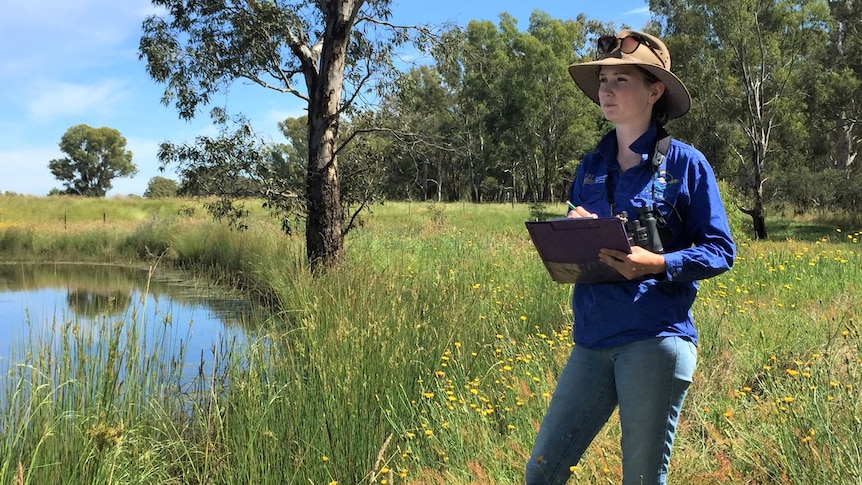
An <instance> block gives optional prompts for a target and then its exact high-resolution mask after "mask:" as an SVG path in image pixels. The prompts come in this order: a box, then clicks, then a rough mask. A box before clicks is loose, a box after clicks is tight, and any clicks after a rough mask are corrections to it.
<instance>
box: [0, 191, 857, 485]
mask: <svg viewBox="0 0 862 485" xmlns="http://www.w3.org/2000/svg"><path fill="white" fill-rule="evenodd" d="M249 208H252V206H251V205H249ZM534 210H535V208H534ZM547 210H549V211H552V212H555V211H556V212H559V213H562V212H563V211H564V207H563V206H562V205H560V206H559V207H548V208H547ZM530 213H531V209H530V207H528V206H525V205H514V206H513V205H490V204H489V205H473V204H462V203H457V204H427V203H413V204H407V203H387V204H385V205H383V206H375V207H374V208H373V212H372V213H369V214H366V216H365V218H364V224H363V225H362V226H361V227H359V228H358V229H357V230H356V231H355V232H354V233H351V235H350V236H349V237H348V239H347V243H346V249H347V251H346V252H347V263H346V264H345V266H344V267H343V268H338V269H335V270H332V271H329V272H327V273H326V274H323V275H321V276H319V277H317V278H312V277H311V276H310V274H309V273H308V271H307V269H306V267H305V265H304V262H303V255H304V248H303V240H302V239H301V238H300V237H288V236H285V235H283V234H281V233H280V232H279V231H278V228H277V225H276V224H275V223H273V222H272V221H270V220H268V219H266V216H265V214H264V213H263V212H262V211H260V212H259V211H252V221H251V223H250V225H249V230H247V231H245V232H242V233H238V232H233V231H230V230H228V229H226V228H225V227H223V226H222V225H219V224H217V223H214V222H212V221H211V220H210V219H209V217H208V216H207V215H206V214H205V213H204V211H203V209H201V207H200V205H199V204H196V203H193V202H188V201H180V200H169V201H149V200H87V199H69V198H65V197H58V198H26V197H8V196H7V197H0V259H2V260H37V261H54V260H78V261H113V262H123V263H129V264H147V265H150V266H151V267H153V268H154V271H159V268H160V267H161V266H162V265H165V266H167V265H179V266H182V267H185V268H188V269H193V270H196V271H199V272H206V274H209V275H210V276H211V277H213V278H215V279H217V280H219V281H222V282H224V283H226V284H231V285H236V286H240V287H242V288H245V289H247V290H248V291H252V292H254V293H255V294H259V295H265V296H266V297H267V301H269V302H271V303H272V305H273V308H274V316H272V317H270V318H268V319H267V320H266V321H265V322H262V324H261V326H260V337H259V338H257V339H253V340H252V342H251V343H250V344H249V345H247V346H245V347H243V348H232V347H231V346H230V345H229V344H228V343H224V344H223V345H220V346H219V348H218V349H216V354H217V356H218V359H217V361H218V362H219V365H217V366H216V370H215V371H213V372H212V373H211V374H208V375H199V376H198V378H197V379H196V380H194V382H192V383H181V382H180V380H179V378H178V372H179V371H178V369H177V368H176V366H172V365H171V364H170V359H164V358H163V357H164V356H160V355H141V352H140V351H139V350H137V348H135V347H134V346H130V347H125V348H124V347H122V346H121V345H120V343H119V341H118V340H117V339H116V338H112V336H113V335H115V334H116V329H111V328H95V329H92V330H89V331H86V332H85V331H81V330H80V329H77V328H76V325H75V322H63V323H62V328H61V329H58V330H57V331H56V333H55V334H52V335H42V336H38V337H37V338H36V339H34V341H33V342H31V343H29V347H27V349H28V351H27V352H22V354H23V355H20V356H19V359H17V360H16V362H12V363H9V365H8V366H7V368H4V369H3V372H4V374H3V375H4V379H5V382H4V385H5V387H4V389H5V390H6V392H5V395H0V458H1V459H2V460H0V463H2V464H0V483H12V484H24V483H27V484H44V483H75V484H79V483H81V484H105V483H147V484H151V483H177V484H203V483H207V484H247V483H255V484H270V483H271V484H276V483H277V484H285V483H286V484H330V485H332V484H340V485H353V484H375V483H376V484H395V483H411V484H423V485H424V484H454V485H467V484H501V485H502V484H507V485H508V484H516V483H520V481H521V474H522V471H523V465H524V462H525V460H526V459H527V457H528V454H529V450H530V447H531V445H532V440H533V437H534V435H535V432H536V429H537V427H538V424H539V422H540V420H541V418H542V415H543V413H544V410H545V407H546V405H547V402H548V399H549V397H550V393H551V392H552V391H553V388H554V384H555V379H556V375H557V373H558V372H559V370H560V367H561V365H562V363H563V362H564V360H565V358H566V356H567V353H568V351H569V349H570V347H571V345H572V344H571V335H570V330H569V325H570V319H571V310H570V308H569V292H570V287H568V286H566V285H558V284H555V283H553V282H552V281H551V280H550V277H549V276H548V275H547V274H546V273H545V270H544V267H543V266H542V264H541V262H540V260H539V258H538V256H537V255H536V254H535V252H534V251H533V249H532V245H531V243H530V241H529V239H528V236H527V234H526V231H525V229H524V225H523V222H524V221H525V220H526V219H527V218H529V217H530ZM776 225H777V224H776ZM779 227H783V228H787V231H790V230H793V231H794V232H792V233H790V232H785V233H782V232H781V231H773V232H772V233H771V235H772V237H773V238H774V239H773V240H771V241H768V242H752V241H748V240H746V238H745V237H744V234H742V232H743V231H744V229H742V228H740V227H735V230H736V231H738V232H739V233H740V234H738V235H739V248H738V250H739V251H738V252H739V257H738V260H737V264H736V266H735V268H734V269H733V270H732V271H731V272H728V273H726V274H724V275H721V276H720V277H717V278H715V279H712V280H708V281H705V282H703V283H702V285H701V291H700V294H699V298H698V301H697V303H696V305H695V307H694V309H693V311H694V314H695V318H696V321H697V323H698V327H699V330H700V332H701V346H700V349H699V351H700V361H699V366H698V371H697V373H696V375H695V383H694V385H693V386H692V388H691V391H690V394H689V398H688V400H687V401H686V406H685V409H684V415H683V418H682V420H681V423H680V429H679V431H678V433H677V436H678V438H677V442H676V445H675V448H674V458H673V461H672V463H671V473H670V480H669V481H670V483H674V484H687V485H699V484H740V485H741V484H746V485H750V484H858V483H860V482H862V453H860V450H859V438H858V437H859V436H860V432H862V401H860V399H859V388H860V386H862V338H860V334H859V333H860V326H859V322H860V315H862V304H860V303H859V302H860V301H862V294H860V293H862V288H860V286H862V255H860V246H859V241H858V238H859V235H860V232H859V230H858V229H859V228H858V227H856V228H854V227H836V226H834V225H833V226H829V227H826V226H823V225H818V224H817V223H816V222H813V223H810V224H806V225H804V228H803V227H802V226H800V225H799V224H796V225H792V224H786V225H783V226H779ZM812 227H817V228H819V229H817V230H813V229H811V228H812ZM133 320H134V319H133ZM127 326H128V327H129V328H132V329H134V328H136V326H137V322H135V321H129V322H127ZM140 337H141V338H147V339H153V338H159V336H152V335H150V336H146V335H142V336H140ZM58 340H59V341H60V343H61V344H62V345H61V346H60V348H61V349H63V350H62V351H61V352H57V351H54V350H51V349H53V348H56V344H57V341H58ZM618 440H619V428H618V426H616V422H615V419H612V422H611V423H610V424H609V426H607V427H606V428H605V429H604V431H603V432H602V433H601V434H600V435H599V437H598V438H597V439H596V441H595V442H594V444H593V446H592V447H591V449H590V450H589V452H588V454H587V456H585V457H584V459H583V460H582V462H581V463H580V464H579V465H578V466H577V467H576V468H575V478H574V479H573V480H572V483H578V484H610V483H619V482H620V478H621V465H620V451H619V444H618Z"/></svg>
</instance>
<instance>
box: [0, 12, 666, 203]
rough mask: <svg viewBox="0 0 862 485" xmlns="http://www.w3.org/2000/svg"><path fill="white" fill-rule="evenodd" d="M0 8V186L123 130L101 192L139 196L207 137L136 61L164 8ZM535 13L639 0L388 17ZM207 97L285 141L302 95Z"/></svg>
mask: <svg viewBox="0 0 862 485" xmlns="http://www.w3.org/2000/svg"><path fill="white" fill-rule="evenodd" d="M3 3H4V4H5V5H3V9H2V12H3V13H2V15H0V194H2V193H7V192H10V193H17V194H26V195H36V196H42V195H47V194H48V193H49V192H50V191H51V189H53V188H58V189H62V188H63V184H62V182H61V181H59V180H57V179H56V178H54V176H53V175H52V174H51V171H50V170H49V169H48V163H49V161H51V160H52V159H56V158H64V157H65V156H66V155H65V154H64V153H63V152H62V151H60V149H59V142H60V139H61V137H62V136H63V134H64V133H65V132H66V130H68V129H69V128H71V127H72V126H75V125H79V124H86V125H89V126H91V127H93V128H100V127H109V128H114V129H116V130H118V131H119V132H120V134H121V135H122V136H123V137H125V138H126V149H127V150H129V151H131V152H132V153H133V159H132V162H133V163H134V164H135V165H136V166H137V168H138V174H137V175H135V176H134V177H131V178H129V177H121V178H116V179H114V180H113V188H112V189H111V190H110V191H109V192H108V196H109V197H112V196H126V195H143V193H144V191H145V190H146V188H147V183H148V182H149V181H150V179H151V178H153V177H156V176H161V177H167V178H173V179H175V180H176V179H177V177H176V174H175V173H173V172H171V171H170V170H169V171H167V172H160V171H159V162H158V158H157V155H156V154H157V150H158V145H159V144H160V143H162V142H165V141H169V142H173V143H182V142H191V141H193V140H194V138H195V137H196V136H200V135H215V134H216V133H217V130H216V128H214V127H213V126H212V124H211V122H210V120H209V116H208V114H207V113H208V109H207V110H205V111H204V112H202V113H201V114H200V115H198V116H197V117H196V119H194V120H192V121H190V122H189V121H184V120H181V119H180V118H179V116H178V115H177V112H176V110H175V109H174V108H173V107H172V106H164V105H163V104H161V101H160V99H161V96H162V93H163V91H164V86H163V85H161V84H157V83H156V82H155V81H153V80H152V79H151V78H150V77H149V75H148V74H147V72H146V68H145V62H144V61H143V60H140V59H138V43H139V41H140V37H141V24H142V23H143V21H144V19H146V18H147V17H148V16H150V15H163V14H164V12H163V11H160V10H157V9H156V8H155V7H153V5H152V4H151V3H150V1H149V0H4V1H3ZM533 10H541V11H544V12H546V13H548V14H549V15H550V16H551V17H553V18H558V19H562V20H566V19H574V18H576V17H577V16H578V14H580V13H583V14H584V15H586V17H587V18H589V19H595V20H600V21H603V22H614V23H615V24H616V25H622V24H627V25H631V26H633V27H642V26H643V25H645V24H646V23H647V21H648V20H649V11H648V9H647V0H603V1H601V0H600V1H595V0H575V1H568V2H566V1H560V0H532V1H531V0H494V1H489V0H470V1H465V0H393V1H392V12H393V16H392V19H391V21H392V22H393V23H397V24H401V25H405V24H418V23H425V24H431V25H442V24H443V23H446V22H452V23H456V24H459V25H466V24H467V23H468V22H469V21H470V20H491V21H493V22H495V23H497V22H498V20H499V14H500V13H502V12H506V13H508V14H510V15H512V16H513V17H515V18H516V19H517V20H518V21H519V24H520V25H521V26H522V27H521V28H522V30H524V29H525V28H526V22H527V20H528V19H529V16H530V13H531V12H532V11H533ZM214 103H215V104H216V105H219V106H227V108H228V111H229V112H230V113H239V112H241V113H243V114H244V115H245V116H246V117H248V118H249V119H250V120H251V122H252V124H253V126H254V127H255V130H256V131H258V132H260V134H262V135H263V136H264V138H265V139H268V140H272V141H273V142H281V141H283V137H282V135H281V134H280V132H279V130H278V126H277V123H278V122H279V121H282V120H284V119H286V118H289V117H298V116H301V115H302V114H303V113H304V111H303V102H302V101H301V100H300V99H298V98H296V97H295V96H292V95H290V94H279V93H275V92H270V91H269V90H266V89H264V88H260V87H257V86H250V85H248V83H242V82H237V83H235V84H234V85H233V86H232V87H231V89H230V91H229V93H227V94H224V95H221V96H220V97H217V98H215V100H214Z"/></svg>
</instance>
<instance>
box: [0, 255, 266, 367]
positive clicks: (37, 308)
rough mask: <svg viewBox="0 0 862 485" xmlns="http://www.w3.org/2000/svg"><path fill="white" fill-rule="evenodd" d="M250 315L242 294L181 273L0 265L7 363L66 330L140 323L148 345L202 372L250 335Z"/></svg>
mask: <svg viewBox="0 0 862 485" xmlns="http://www.w3.org/2000/svg"><path fill="white" fill-rule="evenodd" d="M251 315H252V308H251V307H250V305H249V304H248V302H247V301H245V300H243V299H242V298H239V297H233V296H231V295H228V294H226V293H225V292H224V290H223V289H220V288H217V287H213V286H211V285H208V284H205V283H202V282H200V281H195V280H192V279H190V278H189V277H188V276H187V275H184V274H181V273H177V272H170V271H167V270H161V269H157V270H156V271H153V272H152V273H150V272H149V271H148V270H147V269H145V268H130V267H121V266H110V265H81V264H22V263H16V264H0V332H2V335H4V336H5V337H6V338H5V339H2V340H0V363H9V362H14V361H17V360H18V359H19V358H20V357H21V356H24V355H26V354H27V353H28V352H29V351H30V350H32V347H31V346H32V343H33V342H34V341H36V342H45V341H49V342H51V341H58V342H59V341H61V340H62V335H57V334H58V332H61V331H62V330H60V329H64V328H65V329H69V328H73V329H82V328H83V329H85V330H87V329H89V328H93V327H99V328H105V327H106V326H107V328H110V327H111V326H112V325H115V324H118V325H119V326H121V327H122V326H124V325H125V326H128V322H136V324H137V325H138V326H140V327H141V328H140V329H139V330H138V331H140V332H142V333H143V335H148V336H149V339H148V340H147V339H145V340H144V342H143V345H145V346H147V348H146V349H144V350H146V351H149V350H150V349H149V346H161V347H160V348H159V352H160V353H162V352H164V353H165V357H166V358H171V359H172V358H176V357H175V356H176V355H185V356H186V357H185V359H186V365H187V367H188V368H189V369H194V370H199V369H200V368H201V367H202V366H206V364H207V362H209V361H211V359H212V354H213V352H214V351H216V349H217V347H218V345H219V344H220V343H224V342H242V341H244V340H245V338H246V335H247V333H248V329H249V328H250V327H251V326H253V325H254V323H253V322H252V321H251ZM70 322H71V323H72V324H73V325H70ZM73 331H80V330H73ZM4 340H5V343H4ZM165 346H167V347H169V348H167V349H166V348H165ZM202 360H203V361H204V362H203V364H202ZM4 367H5V365H4Z"/></svg>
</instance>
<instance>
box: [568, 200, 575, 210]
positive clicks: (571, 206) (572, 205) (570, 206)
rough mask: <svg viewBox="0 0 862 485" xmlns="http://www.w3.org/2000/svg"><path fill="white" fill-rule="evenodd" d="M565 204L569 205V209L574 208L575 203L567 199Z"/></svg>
mask: <svg viewBox="0 0 862 485" xmlns="http://www.w3.org/2000/svg"><path fill="white" fill-rule="evenodd" d="M566 205H567V206H569V210H570V211H573V210H575V204H572V203H571V202H570V201H568V200H567V201H566Z"/></svg>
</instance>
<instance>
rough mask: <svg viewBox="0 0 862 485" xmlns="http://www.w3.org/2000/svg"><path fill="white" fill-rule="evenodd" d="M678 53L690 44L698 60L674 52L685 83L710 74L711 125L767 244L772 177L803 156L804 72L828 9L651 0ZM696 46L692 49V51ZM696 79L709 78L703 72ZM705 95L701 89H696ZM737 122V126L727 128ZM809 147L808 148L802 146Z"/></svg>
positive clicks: (808, 1) (765, 0)
mask: <svg viewBox="0 0 862 485" xmlns="http://www.w3.org/2000/svg"><path fill="white" fill-rule="evenodd" d="M650 9H651V10H652V11H653V12H654V13H656V14H657V15H658V18H659V19H660V22H661V24H662V25H663V27H664V36H665V37H667V38H668V39H669V43H670V44H671V48H672V49H673V48H674V47H675V46H678V45H688V46H689V47H690V48H689V49H688V50H685V49H682V50H681V51H680V53H681V52H688V53H689V54H693V55H680V53H678V52H676V51H672V52H674V54H673V60H674V69H675V70H677V71H678V72H679V73H680V74H681V75H682V77H683V79H686V78H687V76H688V75H689V74H691V73H694V72H696V71H699V70H706V71H707V72H706V74H705V76H706V78H708V79H715V80H717V82H709V83H708V88H709V94H710V97H709V99H706V100H705V101H706V102H705V103H704V105H705V107H706V109H707V110H708V113H709V118H711V119H712V120H713V121H712V122H710V124H709V126H720V127H721V128H720V129H718V130H716V131H717V132H718V133H719V134H721V135H726V136H727V140H725V141H726V142H727V143H728V145H729V147H728V148H729V149H731V150H732V151H733V152H734V153H735V156H736V158H737V163H738V167H739V170H740V174H741V176H742V177H744V178H742V179H741V180H742V181H743V187H744V188H745V189H747V194H748V195H749V196H750V198H751V205H750V206H749V207H743V208H741V209H742V210H743V211H744V212H745V213H746V214H749V215H750V216H751V218H752V221H753V225H754V236H755V237H756V238H766V237H767V229H766V220H765V205H764V200H765V198H766V196H767V195H768V192H767V190H766V189H767V184H768V183H769V182H770V176H774V175H775V174H776V173H777V172H778V171H780V170H782V169H786V168H787V167H788V166H794V165H795V164H798V163H799V160H800V158H802V157H804V156H805V155H804V154H805V151H806V150H807V145H806V144H805V143H804V142H805V140H807V138H808V130H807V125H806V99H807V97H808V96H809V93H807V92H806V91H805V89H804V83H803V79H802V76H801V75H800V72H802V71H804V66H805V65H806V64H807V63H809V62H814V61H815V60H816V59H817V49H819V48H820V46H822V45H823V44H824V38H823V25H824V22H825V21H826V19H827V18H828V11H827V10H826V4H825V2H824V1H823V0H799V1H793V2H791V1H784V0H650ZM692 47H693V48H692ZM691 78H692V79H700V80H703V79H704V75H703V74H702V75H701V76H700V77H698V76H697V75H695V76H692V77H691ZM689 87H690V88H694V89H693V91H694V92H698V91H699V86H698V85H697V84H696V83H692V84H690V85H689ZM728 121H729V122H730V126H728V125H726V123H727V122H728ZM800 141H801V142H803V143H800Z"/></svg>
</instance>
